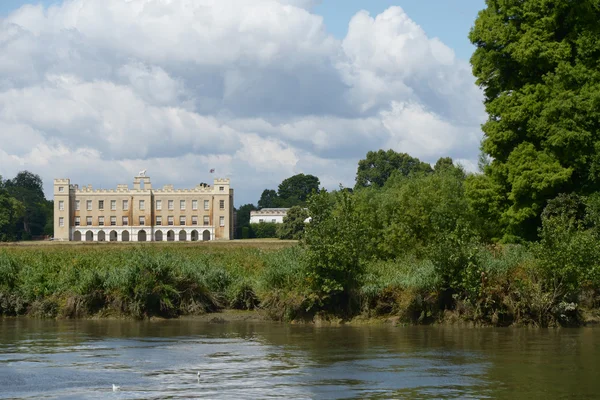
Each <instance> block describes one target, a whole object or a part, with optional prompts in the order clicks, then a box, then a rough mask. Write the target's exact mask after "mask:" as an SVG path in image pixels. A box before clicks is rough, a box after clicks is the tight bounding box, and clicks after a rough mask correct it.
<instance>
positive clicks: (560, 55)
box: [469, 0, 600, 239]
mask: <svg viewBox="0 0 600 400" xmlns="http://www.w3.org/2000/svg"><path fill="white" fill-rule="evenodd" d="M598 21H600V2H599V1H598V0H577V1H565V0H526V1H523V0H486V8H485V9H484V10H482V11H481V12H480V13H479V15H478V17H477V20H476V21H475V25H474V27H473V28H472V30H471V32H470V35H469V38H470V40H471V42H472V43H473V44H474V45H475V46H476V50H475V52H474V54H473V56H472V58H471V64H472V66H473V73H474V75H475V77H476V78H477V83H478V84H479V85H480V86H481V87H482V88H483V90H484V94H485V107H486V111H487V112H488V120H487V122H486V123H485V124H484V125H483V127H482V129H483V131H484V133H485V137H484V140H483V143H482V149H483V151H484V152H485V153H486V154H488V155H489V156H491V158H492V162H491V163H490V164H489V165H488V166H487V167H486V175H488V176H489V177H490V178H491V179H492V180H493V181H494V184H495V186H496V187H498V190H500V191H502V192H503V193H498V195H499V196H500V197H502V196H506V198H507V199H508V204H507V206H506V208H505V209H504V210H503V211H502V218H503V221H504V223H505V225H506V233H507V236H508V237H510V236H511V235H514V236H517V237H522V238H527V239H533V238H535V237H537V228H538V227H539V226H540V223H541V219H540V215H541V213H542V210H543V209H544V207H545V205H546V203H547V201H548V200H549V199H552V198H554V197H556V196H557V195H558V194H559V193H563V192H564V193H577V194H587V193H592V192H595V191H598V190H599V189H600V135H599V134H598V133H599V129H600V63H598V60H599V59H600V25H599V24H598Z"/></svg>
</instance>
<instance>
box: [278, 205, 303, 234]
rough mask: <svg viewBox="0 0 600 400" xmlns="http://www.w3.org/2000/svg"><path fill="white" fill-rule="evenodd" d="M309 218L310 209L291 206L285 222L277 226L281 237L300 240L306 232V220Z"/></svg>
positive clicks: (284, 219) (284, 218)
mask: <svg viewBox="0 0 600 400" xmlns="http://www.w3.org/2000/svg"><path fill="white" fill-rule="evenodd" d="M307 218H308V211H307V210H306V209H304V208H302V207H300V206H294V207H292V208H290V209H289V210H288V212H287V214H286V216H285V217H283V223H282V224H281V225H279V226H278V227H277V236H279V239H294V240H299V239H301V238H302V235H303V234H304V227H305V223H304V221H305V220H306V219H307Z"/></svg>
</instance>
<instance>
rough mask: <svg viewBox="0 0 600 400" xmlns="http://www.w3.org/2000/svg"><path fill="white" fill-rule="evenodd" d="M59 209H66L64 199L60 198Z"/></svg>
mask: <svg viewBox="0 0 600 400" xmlns="http://www.w3.org/2000/svg"><path fill="white" fill-rule="evenodd" d="M58 210H59V211H65V202H64V201H63V200H60V201H59V202H58Z"/></svg>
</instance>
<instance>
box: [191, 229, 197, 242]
mask: <svg viewBox="0 0 600 400" xmlns="http://www.w3.org/2000/svg"><path fill="white" fill-rule="evenodd" d="M197 241H198V231H197V230H195V229H194V230H193V231H192V242H197Z"/></svg>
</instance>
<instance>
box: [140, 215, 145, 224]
mask: <svg viewBox="0 0 600 400" xmlns="http://www.w3.org/2000/svg"><path fill="white" fill-rule="evenodd" d="M140 225H141V226H144V225H146V217H144V216H143V215H142V216H140Z"/></svg>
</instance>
